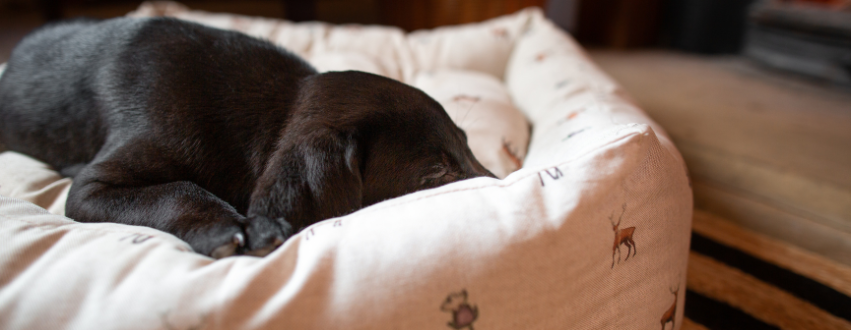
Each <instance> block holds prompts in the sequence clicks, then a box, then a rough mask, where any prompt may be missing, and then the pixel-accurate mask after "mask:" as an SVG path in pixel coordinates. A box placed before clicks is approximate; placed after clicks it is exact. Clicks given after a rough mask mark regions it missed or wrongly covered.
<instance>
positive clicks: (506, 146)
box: [502, 137, 523, 170]
mask: <svg viewBox="0 0 851 330" xmlns="http://www.w3.org/2000/svg"><path fill="white" fill-rule="evenodd" d="M502 151H503V152H504V153H505V154H506V155H507V156H508V159H509V160H511V163H512V164H514V170H518V169H520V168H521V167H523V160H522V159H520V157H518V156H517V153H515V152H514V151H512V150H511V143H509V142H508V141H506V140H505V137H503V138H502Z"/></svg>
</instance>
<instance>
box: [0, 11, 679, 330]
mask: <svg viewBox="0 0 851 330" xmlns="http://www.w3.org/2000/svg"><path fill="white" fill-rule="evenodd" d="M132 14H133V15H136V16H146V15H147V16H150V15H171V16H175V17H179V18H182V19H188V20H193V21H197V22H201V23H204V24H209V25H212V26H217V27H220V28H230V29H237V30H240V31H244V32H247V33H250V34H252V35H255V36H258V37H263V38H268V39H270V40H272V41H273V42H276V43H278V44H280V45H282V46H284V47H287V48H288V49H291V50H293V51H294V52H296V53H298V54H300V55H302V56H305V57H306V58H308V59H309V60H311V61H313V62H314V63H316V64H317V66H318V67H320V68H324V69H326V70H341V69H348V68H360V69H366V70H367V71H369V70H374V71H373V72H375V73H380V74H384V75H386V76H389V77H393V78H395V79H400V80H402V81H404V82H407V83H409V84H412V85H414V86H418V87H420V88H421V89H423V90H425V91H426V92H428V93H430V94H431V95H432V96H433V97H435V98H436V99H437V100H438V101H440V102H441V103H442V104H443V105H444V107H446V108H447V111H448V112H449V113H450V115H451V116H452V117H453V118H454V119H455V120H456V122H458V123H460V124H461V126H462V127H465V128H466V129H467V130H468V134H469V135H470V136H471V138H470V144H471V146H473V147H474V152H475V153H476V156H477V157H481V158H480V159H482V160H483V163H485V160H486V159H487V160H488V161H490V163H488V164H486V165H487V166H489V167H490V168H491V169H494V170H495V171H497V172H499V173H500V174H501V177H504V178H503V179H501V180H497V179H490V178H476V179H472V180H466V181H462V182H456V183H453V184H449V185H446V186H443V187H439V188H436V189H431V190H426V191H420V192H417V193H414V194H410V195H406V196H402V197H399V198H396V199H392V200H388V201H385V202H382V203H378V204H376V205H373V206H370V207H367V208H365V209H362V210H360V211H357V212H355V213H353V214H350V215H347V216H344V217H340V218H336V219H329V220H326V221H322V222H320V223H317V224H315V225H313V226H311V227H309V228H307V229H305V230H304V231H302V232H300V233H299V234H297V235H295V236H294V237H293V238H291V239H289V240H288V241H287V242H286V243H285V244H284V245H283V246H281V247H280V248H279V249H277V250H276V251H274V252H273V253H272V254H270V255H269V256H267V257H265V258H256V257H250V256H238V257H230V258H225V259H222V260H213V259H210V258H208V257H205V256H202V255H199V254H196V253H193V252H192V251H191V249H190V248H189V246H188V245H187V244H186V243H184V242H182V241H180V240H178V239H176V238H175V237H174V236H172V235H169V234H167V233H163V232H160V231H157V230H154V229H150V228H146V227H136V226H127V225H120V224H111V223H101V224H83V223H77V222H74V221H72V220H70V219H67V218H65V217H63V216H61V215H57V214H61V213H62V209H63V208H64V206H62V203H64V198H65V196H67V188H68V187H69V186H70V184H71V183H70V181H69V180H68V179H62V178H60V177H59V176H58V175H56V174H55V173H53V172H52V171H51V170H50V169H49V168H47V167H46V166H44V165H43V164H40V163H38V162H37V161H35V160H32V159H29V158H27V157H25V156H22V155H19V154H15V153H12V152H6V153H3V154H0V195H2V196H0V241H2V242H3V244H2V245H0V328H7V329H94V328H122V329H163V328H165V329H189V328H193V329H266V328H269V329H278V328H290V329H376V328H386V329H391V328H392V329H447V328H449V329H461V328H466V329H473V328H476V329H518V328H519V329H556V328H558V329H562V328H576V329H621V328H629V329H658V328H659V327H660V323H661V326H662V328H664V329H671V328H673V329H677V328H679V327H680V325H681V321H682V310H683V309H682V306H683V303H684V298H683V297H684V296H685V275H686V274H685V270H686V264H687V257H688V246H689V237H690V230H691V215H692V214H691V212H692V197H691V189H690V187H689V183H688V179H687V176H686V170H685V166H684V163H683V161H682V159H681V157H680V155H679V153H678V152H677V151H676V149H675V148H674V147H673V145H672V144H671V142H670V140H669V139H668V138H667V137H666V136H665V134H664V132H663V131H662V130H661V128H659V127H658V126H657V125H656V124H655V123H653V122H652V121H651V120H650V119H649V118H648V117H647V116H646V115H645V114H644V113H643V112H642V111H641V110H640V109H638V108H637V107H636V106H634V105H633V104H632V103H630V102H629V100H628V98H627V97H626V96H625V94H624V93H623V92H622V91H621V90H620V89H619V87H618V86H617V85H616V84H615V83H614V82H612V81H611V80H610V79H609V78H607V77H606V76H605V75H604V74H602V73H601V72H600V70H599V69H597V68H596V67H595V66H594V65H593V64H591V62H590V61H589V60H588V59H587V58H586V57H585V55H584V54H583V52H582V50H581V48H580V47H579V46H577V45H576V43H575V42H574V41H573V40H572V39H571V38H570V37H569V36H567V35H566V34H564V33H563V32H562V31H561V30H559V29H558V28H557V27H556V26H554V25H553V24H552V23H551V22H549V21H548V20H546V19H545V18H544V17H543V15H542V13H541V11H540V10H538V9H527V10H523V11H520V12H518V13H516V14H513V15H510V16H506V17H502V18H497V19H494V20H490V21H487V22H483V23H479V24H470V25H465V26H456V27H444V28H440V29H436V30H431V31H417V32H414V33H411V34H407V35H406V34H405V33H403V32H402V31H400V30H398V29H394V28H387V27H373V26H331V25H327V24H322V23H302V24H294V23H289V22H284V21H277V20H270V19H259V18H249V17H241V16H235V15H225V14H209V13H204V12H198V11H189V10H187V9H186V8H185V7H182V6H180V5H178V4H175V3H158V4H144V5H143V6H142V7H141V8H140V9H139V10H137V11H136V12H134V13H132ZM424 40H425V41H424ZM352 53H358V55H355V56H348V55H349V54H352ZM319 64H322V65H319ZM323 65H325V66H323ZM474 101H475V102H474ZM514 109H520V111H522V114H518V113H516V112H513V111H514ZM465 112H467V113H466V114H465ZM465 116H467V117H466V118H465ZM491 117H493V118H498V119H493V118H491ZM524 117H525V118H526V119H528V123H527V122H526V121H525V120H523V119H524ZM489 118H490V119H493V121H492V122H488V120H489ZM476 119H478V121H476ZM529 124H531V126H532V136H531V141H530V142H529V143H528V150H527V149H526V148H525V147H526V142H525V141H526V140H524V132H525V134H527V135H526V136H527V138H528V132H529V130H528V129H529V128H528V125H529ZM465 125H466V126H465ZM489 127H490V128H493V129H491V130H489V129H488V128H489ZM474 136H475V138H474ZM505 150H507V151H505ZM509 154H510V155H511V156H509ZM517 167H520V168H519V169H517ZM45 209H47V210H50V211H51V212H53V213H56V214H51V213H49V212H48V211H47V210H45ZM618 221H620V223H619V227H618V228H617V230H615V228H613V223H618ZM638 248H640V249H638ZM637 250H641V251H640V252H638V251H637ZM627 254H629V258H628V259H627ZM673 292H676V293H677V295H674V294H672V293H673ZM667 321H673V325H670V324H671V323H670V322H667Z"/></svg>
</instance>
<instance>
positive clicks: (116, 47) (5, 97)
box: [0, 18, 494, 258]
mask: <svg viewBox="0 0 851 330" xmlns="http://www.w3.org/2000/svg"><path fill="white" fill-rule="evenodd" d="M3 143H5V145H6V146H7V147H8V148H9V150H15V151H18V152H22V153H25V154H28V155H31V156H33V157H36V158H38V159H41V160H42V161H44V162H46V163H48V164H50V165H51V166H53V167H54V168H56V169H57V170H59V171H60V172H61V173H62V174H63V175H65V176H70V177H74V184H73V185H72V187H71V191H70V193H69V195H68V201H67V206H66V215H67V216H68V217H70V218H73V219H76V220H77V221H82V222H118V223H123V224H129V225H140V226H149V227H153V228H156V229H159V230H163V231H166V232H169V233H171V234H173V235H175V236H177V237H178V238H180V239H182V240H184V241H186V242H188V243H189V245H191V246H192V248H193V249H194V250H195V251H197V252H199V253H203V254H206V255H209V256H212V257H214V258H222V257H226V256H230V255H234V254H250V255H258V256H262V255H266V254H268V253H269V252H271V251H272V250H274V249H275V248H276V247H277V246H279V245H281V244H282V242H283V241H284V240H286V239H287V238H288V237H289V236H291V235H293V233H294V232H295V231H297V230H299V229H301V228H304V227H305V226H308V225H310V224H312V223H315V222H317V221H319V220H323V219H327V218H331V217H337V216H342V215H345V214H348V213H351V212H353V211H355V210H358V209H360V208H362V207H365V206H368V205H370V204H374V203H377V202H380V201H382V200H386V199H389V198H393V197H397V196H400V195H403V194H406V193H410V192H414V191H417V190H421V189H428V188H433V187H437V186H441V185H444V184H447V183H450V182H453V181H458V180H463V179H466V178H472V177H479V176H489V177H494V176H493V174H491V173H490V172H489V171H488V170H486V169H485V168H484V167H483V166H482V165H481V164H480V163H479V162H478V161H477V160H476V159H475V157H473V154H472V152H471V151H470V149H469V147H468V146H467V143H466V136H465V134H464V132H463V131H462V130H460V129H459V128H458V127H457V126H455V124H454V123H453V122H452V120H451V119H450V118H449V116H448V115H447V114H446V112H445V111H444V109H443V108H442V107H441V106H440V104H438V103H437V102H435V101H434V100H433V99H431V98H429V97H428V96H427V95H426V94H424V93H423V92H421V91H419V90H417V89H415V88H412V87H410V86H407V85H405V84H403V83H400V82H397V81H394V80H391V79H387V78H383V77H380V76H376V75H372V74H368V73H363V72H354V71H350V72H329V73H323V74H318V73H317V72H316V71H315V70H314V69H313V68H312V67H311V66H310V65H308V64H307V63H306V62H304V61H303V60H301V59H300V58H298V57H297V56H295V55H293V54H291V53H289V52H287V51H285V50H282V49H280V48H278V47H276V46H274V45H272V44H271V43H269V42H266V41H262V40H258V39H255V38H252V37H249V36H246V35H244V34H241V33H237V32H231V31H224V30H218V29H214V28H210V27H205V26H202V25H199V24H195V23H189V22H185V21H180V20H175V19H169V18H151V19H135V18H119V19H113V20H106V21H88V20H78V21H70V22H65V23H59V24H55V25H49V26H46V27H43V28H41V29H39V30H37V31H35V32H33V33H31V34H30V35H28V36H27V37H26V38H25V39H24V40H23V41H21V43H20V44H19V45H18V46H17V47H16V48H15V50H14V51H13V53H12V56H11V59H10V60H9V63H8V67H7V70H6V72H5V73H4V74H3V76H2V78H0V144H3Z"/></svg>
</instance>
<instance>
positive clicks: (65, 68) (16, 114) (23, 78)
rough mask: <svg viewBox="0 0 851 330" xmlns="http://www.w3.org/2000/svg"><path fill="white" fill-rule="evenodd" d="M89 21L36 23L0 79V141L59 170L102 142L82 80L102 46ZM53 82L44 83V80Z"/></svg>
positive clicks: (88, 78)
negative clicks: (38, 26)
mask: <svg viewBox="0 0 851 330" xmlns="http://www.w3.org/2000/svg"><path fill="white" fill-rule="evenodd" d="M95 24H97V22H95V21H89V20H76V21H71V22H63V23H58V24H53V25H48V26H45V27H42V28H40V29H38V30H36V31H34V32H33V33H31V34H30V35H28V36H27V37H26V38H24V40H23V41H22V42H21V43H20V44H18V46H17V47H16V48H15V50H14V51H13V53H12V58H11V59H10V61H9V63H8V66H7V70H6V72H5V73H4V74H3V76H2V78H0V140H2V142H4V144H6V145H7V147H9V148H10V149H11V150H15V151H20V152H23V153H26V154H29V155H31V156H34V157H36V158H39V159H41V160H44V161H46V162H48V163H50V164H51V165H53V166H55V167H57V168H62V167H65V166H68V165H71V164H75V163H81V162H86V161H88V160H91V158H92V157H94V153H95V152H97V150H98V149H99V147H100V145H101V144H102V143H103V138H104V133H105V132H104V131H103V129H102V125H101V123H100V122H98V119H99V118H100V117H99V116H98V115H97V114H96V104H95V102H94V99H93V98H91V97H85V96H84V94H85V93H91V91H90V89H89V88H87V87H86V86H85V85H86V82H87V81H91V77H92V74H94V72H91V70H89V68H90V67H92V66H93V63H92V62H93V61H96V60H97V59H96V58H95V57H94V56H91V54H95V53H98V52H99V51H100V50H102V49H103V48H104V47H105V45H103V43H102V40H103V39H104V38H101V37H100V36H99V34H102V33H103V31H101V30H97V29H96V30H92V31H86V30H87V29H89V28H90V27H91V26H93V25H95ZM47 81H49V82H56V83H55V84H54V83H49V84H46V83H45V82H47Z"/></svg>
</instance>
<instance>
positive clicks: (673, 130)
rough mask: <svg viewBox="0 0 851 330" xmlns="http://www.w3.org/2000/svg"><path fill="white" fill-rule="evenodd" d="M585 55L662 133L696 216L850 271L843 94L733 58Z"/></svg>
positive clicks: (849, 116)
mask: <svg viewBox="0 0 851 330" xmlns="http://www.w3.org/2000/svg"><path fill="white" fill-rule="evenodd" d="M590 54H591V57H592V58H593V60H594V61H596V62H597V64H598V65H599V66H600V67H601V68H602V69H603V70H604V71H606V72H607V73H609V74H610V75H611V76H612V77H614V78H615V80H617V81H618V82H619V83H620V84H621V85H622V86H624V87H625V89H626V90H627V91H628V92H629V93H630V94H631V95H632V96H634V97H635V99H636V100H637V102H638V103H639V104H640V105H641V107H642V108H643V109H644V110H645V111H646V112H648V113H649V114H650V116H651V117H653V119H654V120H656V121H657V122H659V123H660V124H661V125H662V126H664V127H665V128H666V129H667V131H668V133H669V134H670V135H671V137H672V138H673V140H674V142H675V143H676V144H677V147H678V148H679V150H680V151H681V152H682V154H683V156H684V158H685V160H686V163H687V165H688V168H689V171H690V174H691V177H692V183H693V188H694V193H695V206H696V208H698V209H702V210H706V211H709V212H711V213H714V214H717V215H720V216H722V217H725V218H727V219H729V220H731V221H734V222H735V223H737V224H740V225H742V226H744V227H746V228H750V229H752V230H754V231H756V232H760V233H764V234H767V235H769V236H772V237H775V238H779V239H782V240H785V241H788V242H791V243H793V244H795V245H797V246H799V247H802V248H804V249H807V250H810V251H813V252H816V253H818V254H821V255H823V256H826V257H828V258H831V259H833V260H836V261H839V262H841V263H844V264H846V265H851V91H849V90H842V89H838V88H836V87H832V86H825V85H821V84H819V83H817V82H813V81H809V80H806V79H804V78H800V77H797V76H788V75H786V74H783V73H778V72H774V71H770V70H768V69H764V68H761V67H759V66H758V65H755V64H754V63H751V62H749V61H748V60H746V59H744V58H740V57H701V56H695V55H686V54H680V53H674V52H667V51H637V52H613V51H591V52H590Z"/></svg>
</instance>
